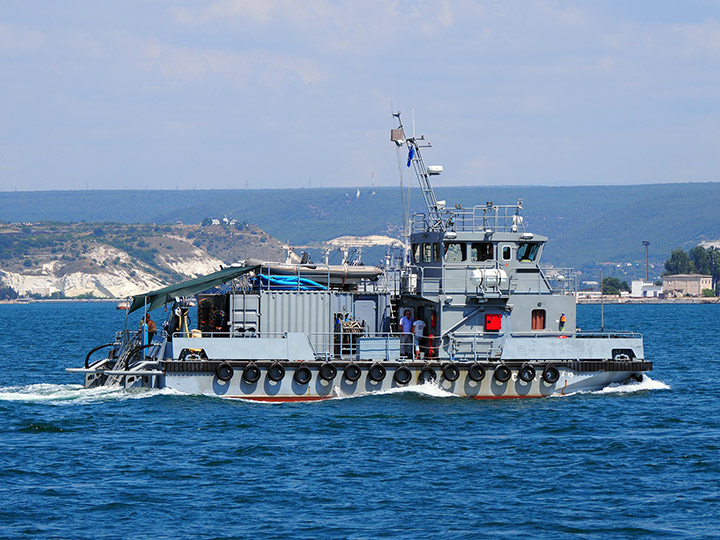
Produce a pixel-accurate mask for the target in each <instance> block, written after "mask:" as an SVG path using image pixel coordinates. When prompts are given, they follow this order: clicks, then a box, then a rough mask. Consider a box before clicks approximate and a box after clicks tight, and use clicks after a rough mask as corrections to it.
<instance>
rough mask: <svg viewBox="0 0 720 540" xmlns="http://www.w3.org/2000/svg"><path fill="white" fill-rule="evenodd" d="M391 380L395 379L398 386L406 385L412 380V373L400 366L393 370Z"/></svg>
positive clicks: (405, 367)
mask: <svg viewBox="0 0 720 540" xmlns="http://www.w3.org/2000/svg"><path fill="white" fill-rule="evenodd" d="M393 379H395V382H396V383H398V384H407V383H409V382H410V380H411V379H412V372H411V371H410V368H408V367H407V366H400V367H399V368H397V369H396V370H395V374H394V375H393Z"/></svg>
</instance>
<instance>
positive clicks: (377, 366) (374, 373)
mask: <svg viewBox="0 0 720 540" xmlns="http://www.w3.org/2000/svg"><path fill="white" fill-rule="evenodd" d="M386 374H387V372H386V371H385V366H383V365H382V364H381V363H380V362H375V363H374V364H373V365H372V366H370V369H369V370H368V377H370V380H372V381H375V382H380V381H382V380H383V379H384V378H385V375H386Z"/></svg>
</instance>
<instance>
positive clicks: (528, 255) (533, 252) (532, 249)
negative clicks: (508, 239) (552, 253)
mask: <svg viewBox="0 0 720 540" xmlns="http://www.w3.org/2000/svg"><path fill="white" fill-rule="evenodd" d="M538 251H540V244H538V243H537V242H523V243H522V244H520V245H519V246H518V250H517V259H518V261H520V262H532V261H534V260H535V258H536V257H537V254H538Z"/></svg>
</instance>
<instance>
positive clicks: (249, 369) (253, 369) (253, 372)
mask: <svg viewBox="0 0 720 540" xmlns="http://www.w3.org/2000/svg"><path fill="white" fill-rule="evenodd" d="M242 377H243V379H244V380H245V381H246V382H249V383H250V384H255V383H256V382H258V381H259V380H260V368H259V367H257V365H255V362H250V363H249V364H248V365H247V366H245V369H243V374H242Z"/></svg>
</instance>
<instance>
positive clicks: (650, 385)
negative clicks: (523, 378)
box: [550, 375, 670, 398]
mask: <svg viewBox="0 0 720 540" xmlns="http://www.w3.org/2000/svg"><path fill="white" fill-rule="evenodd" d="M650 390H670V386H669V385H667V384H665V383H664V382H661V381H654V380H653V379H651V378H650V377H648V376H647V375H643V380H642V381H640V382H629V383H625V384H620V383H613V384H610V385H608V386H606V387H605V388H601V389H600V390H578V391H577V392H568V393H566V394H562V395H561V394H553V395H552V396H550V397H557V398H563V397H568V396H575V395H578V394H595V395H602V394H633V393H635V392H647V391H650Z"/></svg>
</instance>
